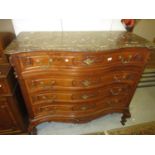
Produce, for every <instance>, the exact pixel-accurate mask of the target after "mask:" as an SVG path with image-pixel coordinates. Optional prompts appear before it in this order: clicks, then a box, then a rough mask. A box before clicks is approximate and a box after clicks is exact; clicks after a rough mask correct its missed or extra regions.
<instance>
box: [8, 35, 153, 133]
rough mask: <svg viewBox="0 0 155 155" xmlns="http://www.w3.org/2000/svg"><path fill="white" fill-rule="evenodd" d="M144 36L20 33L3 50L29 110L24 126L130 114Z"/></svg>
mask: <svg viewBox="0 0 155 155" xmlns="http://www.w3.org/2000/svg"><path fill="white" fill-rule="evenodd" d="M149 46H150V47H152V45H150V44H149V42H147V41H146V40H144V39H142V38H140V37H138V36H136V35H134V34H131V33H126V32H30V33H29V32H27V33H21V34H20V35H19V36H18V37H17V40H14V41H13V42H12V44H11V45H10V46H9V47H8V48H7V50H6V51H5V53H6V54H7V55H8V56H10V62H11V64H12V66H13V67H14V69H15V71H16V77H17V78H18V81H19V83H20V86H21V89H22V93H23V96H24V99H25V103H26V106H27V109H28V112H29V120H30V122H29V131H33V129H34V128H35V126H36V125H38V124H39V123H41V122H45V121H61V122H74V123H84V122H88V121H90V120H92V119H95V118H97V117H99V116H103V115H105V114H109V113H113V112H119V113H123V116H122V120H121V123H122V124H124V123H125V122H126V118H128V117H130V116H131V115H130V112H129V104H130V101H131V99H132V96H133V94H134V92H135V89H136V86H137V83H138V81H139V79H140V77H141V74H142V72H143V70H144V67H145V64H146V62H147V60H148V57H149V51H150V49H149Z"/></svg>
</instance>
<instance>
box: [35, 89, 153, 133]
mask: <svg viewBox="0 0 155 155" xmlns="http://www.w3.org/2000/svg"><path fill="white" fill-rule="evenodd" d="M130 112H131V115H132V117H131V118H130V119H128V121H127V123H126V125H125V126H130V125H134V124H139V123H143V122H149V121H154V120H155V87H145V88H137V90H136V93H135V95H134V97H133V99H132V102H131V104H130ZM120 119H121V114H117V113H114V114H110V115H106V116H104V117H101V118H98V119H96V120H93V121H91V122H89V123H85V124H71V123H70V124H68V123H54V122H53V123H42V124H40V125H38V127H37V129H38V134H41V135H77V134H87V133H92V132H98V131H103V130H109V129H114V128H120V127H123V126H122V125H121V124H120Z"/></svg>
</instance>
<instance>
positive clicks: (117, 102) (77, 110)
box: [32, 95, 127, 116]
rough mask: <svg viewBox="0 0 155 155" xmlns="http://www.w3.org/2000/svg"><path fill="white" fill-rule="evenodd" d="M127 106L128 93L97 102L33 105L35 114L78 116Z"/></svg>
mask: <svg viewBox="0 0 155 155" xmlns="http://www.w3.org/2000/svg"><path fill="white" fill-rule="evenodd" d="M126 106H127V95H122V96H113V97H105V98H104V99H102V100H98V101H95V102H87V103H79V104H64V103H55V104H46V105H45V104H41V103H40V104H37V105H33V106H32V109H33V112H34V115H36V116H39V115H46V114H47V113H48V115H63V114H64V116H67V115H70V116H72V115H73V116H76V115H80V116H81V115H85V114H87V112H88V113H91V112H97V111H104V110H107V109H118V108H125V107H126Z"/></svg>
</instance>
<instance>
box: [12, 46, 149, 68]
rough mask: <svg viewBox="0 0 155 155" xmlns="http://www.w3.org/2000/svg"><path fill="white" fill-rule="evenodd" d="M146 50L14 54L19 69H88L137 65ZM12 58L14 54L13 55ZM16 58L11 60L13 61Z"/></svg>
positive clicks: (140, 62) (143, 57)
mask: <svg viewBox="0 0 155 155" xmlns="http://www.w3.org/2000/svg"><path fill="white" fill-rule="evenodd" d="M147 53H148V50H147V49H144V48H126V49H120V50H114V51H109V52H52V51H51V52H43V51H42V52H29V53H20V54H17V56H16V55H15V59H17V60H18V63H19V64H18V66H20V69H21V71H32V70H33V71H34V70H43V69H53V70H57V69H58V68H64V69H70V68H72V69H74V68H75V69H77V68H81V69H88V68H89V67H97V66H98V67H99V66H101V67H103V66H104V67H106V66H111V65H114V64H115V65H139V66H141V65H142V64H143V63H145V62H146V59H147ZM13 59H14V56H13ZM15 61H16V60H13V63H16V62H15Z"/></svg>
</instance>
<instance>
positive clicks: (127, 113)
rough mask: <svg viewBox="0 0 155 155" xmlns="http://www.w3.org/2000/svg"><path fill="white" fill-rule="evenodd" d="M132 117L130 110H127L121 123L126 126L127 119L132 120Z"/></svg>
mask: <svg viewBox="0 0 155 155" xmlns="http://www.w3.org/2000/svg"><path fill="white" fill-rule="evenodd" d="M130 117H131V114H130V111H129V110H125V111H124V113H123V116H122V117H121V121H120V122H121V124H122V125H125V123H126V121H127V120H126V119H127V118H130Z"/></svg>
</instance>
